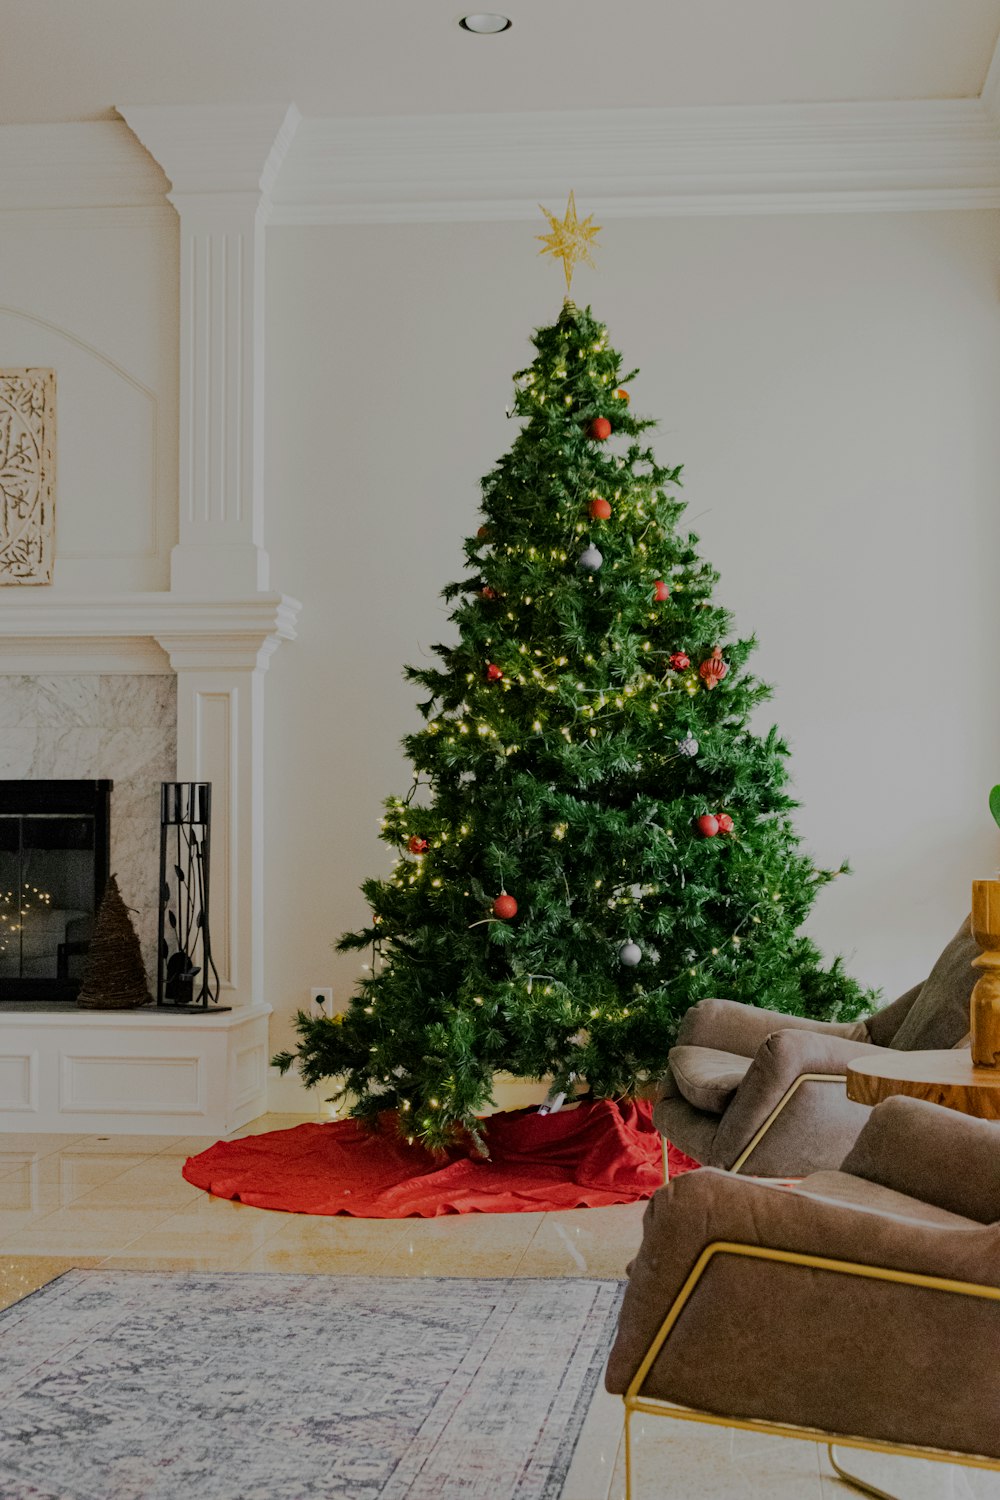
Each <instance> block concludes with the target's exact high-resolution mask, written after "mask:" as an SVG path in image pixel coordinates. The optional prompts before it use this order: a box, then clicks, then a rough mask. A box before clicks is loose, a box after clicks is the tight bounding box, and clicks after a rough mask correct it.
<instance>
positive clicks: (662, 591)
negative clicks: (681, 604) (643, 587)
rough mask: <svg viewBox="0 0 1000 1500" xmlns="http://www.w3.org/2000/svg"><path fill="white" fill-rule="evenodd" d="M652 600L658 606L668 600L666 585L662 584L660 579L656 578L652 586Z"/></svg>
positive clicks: (668, 591)
mask: <svg viewBox="0 0 1000 1500" xmlns="http://www.w3.org/2000/svg"><path fill="white" fill-rule="evenodd" d="M653 598H654V599H655V600H656V602H657V603H658V604H663V603H664V602H665V601H666V600H667V599H669V598H670V590H669V589H668V588H667V585H666V584H665V583H664V582H663V579H662V578H658V579H657V580H656V582H655V583H654V584H653Z"/></svg>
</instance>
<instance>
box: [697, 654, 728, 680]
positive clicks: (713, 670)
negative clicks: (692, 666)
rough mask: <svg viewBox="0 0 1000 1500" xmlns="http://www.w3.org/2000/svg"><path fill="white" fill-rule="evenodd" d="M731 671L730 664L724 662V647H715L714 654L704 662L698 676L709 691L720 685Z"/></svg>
mask: <svg viewBox="0 0 1000 1500" xmlns="http://www.w3.org/2000/svg"><path fill="white" fill-rule="evenodd" d="M728 671H729V664H728V662H724V661H723V660H722V647H721V646H715V647H714V648H713V650H712V654H711V656H709V657H706V659H705V660H704V661H703V662H702V664H701V666H700V667H699V668H698V676H699V677H700V678H701V680H702V682H703V683H704V684H705V686H706V687H707V688H709V689H711V688H714V687H715V686H716V685H717V684H718V683H720V682H721V681H722V679H723V677H725V675H726V673H727V672H728Z"/></svg>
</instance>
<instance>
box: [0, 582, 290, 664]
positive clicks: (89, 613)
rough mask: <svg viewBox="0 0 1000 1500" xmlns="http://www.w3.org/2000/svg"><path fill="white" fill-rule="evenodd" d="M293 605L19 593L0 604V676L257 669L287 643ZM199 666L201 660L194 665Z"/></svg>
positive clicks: (282, 598) (269, 598) (171, 596)
mask: <svg viewBox="0 0 1000 1500" xmlns="http://www.w3.org/2000/svg"><path fill="white" fill-rule="evenodd" d="M300 608H301V606H300V604H299V602H298V600H297V599H291V598H289V597H288V595H286V594H272V593H260V594H251V595H248V596H246V597H243V598H224V599H206V598H198V597H194V596H188V595H184V594H177V593H170V592H163V593H142V594H117V595H114V594H112V595H108V594H105V595H100V596H93V597H91V596H88V595H82V594H68V593H67V594H61V593H59V592H58V591H57V590H54V589H52V590H46V591H45V592H44V593H43V592H36V591H35V590H33V589H32V590H29V589H27V588H26V589H25V590H24V592H23V593H21V592H18V593H17V594H16V596H15V597H11V595H10V592H9V591H7V592H6V596H5V598H4V599H3V600H2V601H0V672H8V673H9V672H26V673H32V672H46V671H49V672H51V671H71V672H86V671H94V672H151V671H152V672H157V671H159V672H166V671H169V670H170V669H171V666H174V667H176V666H177V665H178V664H179V660H178V659H179V658H181V657H183V658H184V659H185V660H189V659H190V657H191V654H192V653H194V654H196V655H197V656H198V657H199V658H201V662H204V663H205V664H209V663H212V662H213V661H217V662H218V664H219V665H223V664H233V665H236V664H238V663H241V664H245V665H252V664H258V665H260V666H265V665H266V664H267V660H268V658H269V657H270V655H271V653H272V652H273V651H274V650H275V648H276V647H277V646H278V644H279V643H280V642H281V641H283V640H285V641H288V640H294V638H295V622H296V619H297V617H298V614H299V610H300ZM199 664H201V663H199Z"/></svg>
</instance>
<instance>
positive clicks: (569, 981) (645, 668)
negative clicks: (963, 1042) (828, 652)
mask: <svg viewBox="0 0 1000 1500" xmlns="http://www.w3.org/2000/svg"><path fill="white" fill-rule="evenodd" d="M550 218H551V216H550ZM551 222H552V227H553V234H552V235H551V236H547V237H545V238H546V241H547V244H548V245H549V248H550V249H552V250H553V252H554V253H555V254H558V255H561V256H563V257H564V260H565V263H566V266H567V271H568V273H569V272H571V269H572V263H573V260H574V259H579V258H586V248H587V242H588V240H589V238H590V236H591V235H592V233H593V231H592V230H591V229H590V227H589V220H588V221H585V222H584V223H583V224H581V223H580V221H578V220H576V217H575V209H574V208H573V205H572V202H571V205H570V212H569V213H568V214H567V218H566V220H565V221H562V222H560V221H556V220H554V219H552V220H551ZM568 284H569V274H567V286H568ZM533 342H534V345H535V348H536V350H537V355H536V357H535V359H534V361H533V363H532V364H531V365H530V366H529V367H528V368H527V369H525V370H522V371H520V372H519V374H518V375H517V376H515V381H516V394H515V398H514V408H513V414H515V415H516V416H518V417H520V418H522V419H523V426H522V427H521V430H520V432H519V434H518V436H517V437H516V439H515V440H514V443H513V445H512V447H511V448H510V451H509V452H508V453H507V454H506V455H505V456H504V457H503V458H502V459H501V460H500V462H499V463H498V465H497V467H496V468H495V469H494V470H493V471H492V472H491V473H490V474H488V475H487V476H486V478H485V480H484V481H483V484H482V493H483V501H482V510H483V524H482V525H481V526H480V527H479V530H478V532H477V533H476V535H475V536H473V537H472V538H470V539H469V540H468V541H467V542H466V544H465V556H466V558H467V561H468V564H469V569H470V571H469V576H467V577H466V578H464V579H463V580H462V581H461V582H459V583H455V584H452V585H450V586H449V587H448V588H446V589H445V591H444V597H445V598H446V599H447V600H449V601H450V602H451V603H452V606H453V608H452V612H451V615H450V618H451V620H452V622H453V624H454V626H455V628H456V636H457V639H456V640H455V641H454V642H453V643H449V644H444V645H438V646H435V647H434V648H433V649H434V651H435V653H436V654H437V656H438V657H439V659H440V663H441V665H440V667H437V668H431V669H425V668H412V667H411V668H407V669H406V675H407V677H408V678H409V679H410V680H411V681H412V682H414V683H416V684H418V685H419V686H420V687H421V688H422V689H423V690H424V692H425V694H426V696H425V698H424V701H423V702H422V703H421V704H420V711H421V713H422V715H423V718H424V720H425V723H424V725H423V727H422V728H421V729H420V730H419V731H418V732H417V733H414V734H412V735H410V736H409V737H408V738H407V739H406V740H405V741H404V746H405V749H406V752H407V755H408V756H409V758H410V760H411V762H412V764H413V767H414V772H413V784H412V786H411V788H410V792H409V794H408V795H407V796H406V797H405V798H396V797H393V798H390V799H389V800H388V802H387V803H386V814H385V818H384V821H383V825H382V837H383V839H384V840H385V842H386V843H387V844H389V845H390V846H391V847H392V848H393V849H394V850H395V851H396V859H395V864H394V867H393V868H392V870H391V872H390V873H389V875H388V876H387V877H386V878H384V879H371V880H368V881H366V882H365V884H364V885H363V887H362V889H363V891H364V894H365V896H366V898H367V900H368V902H369V904H370V906H371V911H372V916H371V920H370V922H369V924H368V925H367V926H366V927H365V928H364V929H363V930H361V931H360V932H353V933H349V934H347V935H346V936H345V937H343V938H342V939H341V941H340V943H339V945H338V946H339V948H340V949H341V950H351V949H359V950H360V949H371V953H372V959H371V966H370V970H369V972H368V973H367V975H366V977H365V978H364V979H363V980H362V981H361V984H360V987H359V992H358V994H357V995H356V996H355V998H354V999H353V1000H352V1001H351V1004H350V1006H349V1009H348V1010H347V1011H346V1012H345V1013H344V1014H342V1015H339V1016H337V1017H335V1018H334V1020H333V1022H331V1021H330V1020H327V1019H326V1018H318V1017H315V1016H309V1015H306V1014H301V1013H300V1015H299V1016H298V1018H297V1028H298V1031H299V1035H300V1043H299V1046H298V1049H297V1051H296V1053H294V1054H293V1053H284V1054H282V1055H280V1056H279V1057H278V1058H276V1059H275V1061H276V1062H277V1064H278V1066H279V1067H281V1068H282V1069H283V1070H284V1069H287V1068H288V1067H290V1066H291V1064H292V1063H293V1061H296V1060H297V1061H298V1063H299V1068H300V1071H301V1074H302V1077H303V1079H304V1081H305V1082H306V1083H307V1084H310V1085H311V1084H315V1083H317V1082H319V1081H320V1080H324V1079H328V1078H333V1079H336V1080H337V1082H338V1085H339V1087H340V1090H341V1092H343V1093H346V1094H348V1095H349V1096H351V1098H352V1100H353V1104H352V1112H353V1113H354V1114H356V1115H359V1116H362V1117H365V1118H368V1119H371V1120H374V1119H376V1118H377V1117H378V1116H380V1115H381V1114H382V1113H383V1112H384V1111H396V1112H397V1115H396V1119H397V1122H398V1128H399V1129H400V1131H401V1132H402V1133H403V1134H405V1135H407V1136H408V1137H412V1138H414V1139H417V1140H420V1141H422V1142H423V1143H424V1144H425V1145H427V1146H429V1147H431V1148H438V1147H441V1146H443V1145H446V1144H447V1143H448V1142H449V1141H452V1140H454V1139H455V1138H456V1135H458V1134H461V1133H462V1132H463V1131H468V1132H469V1133H471V1135H472V1136H473V1138H474V1139H478V1136H477V1124H476V1114H477V1111H481V1110H482V1108H483V1107H484V1106H485V1105H487V1104H488V1103H489V1101H490V1098H491V1090H492V1081H493V1075H494V1072H495V1071H497V1070H508V1071H510V1072H513V1073H515V1074H521V1075H528V1076H531V1077H536V1078H537V1077H543V1076H548V1075H552V1076H553V1078H554V1080H555V1083H554V1088H555V1089H557V1090H561V1089H565V1088H568V1087H569V1085H570V1082H571V1080H572V1079H573V1078H574V1077H575V1078H577V1079H585V1080H586V1082H587V1084H588V1085H589V1087H590V1089H591V1091H592V1092H593V1093H594V1094H595V1095H600V1096H613V1095H619V1094H623V1093H628V1092H631V1091H634V1090H635V1089H636V1087H637V1085H638V1084H640V1083H641V1082H642V1081H643V1080H645V1079H648V1078H650V1077H653V1078H655V1077H657V1076H659V1074H660V1073H661V1072H662V1070H663V1066H664V1063H665V1060H666V1054H667V1049H668V1048H669V1046H670V1045H671V1043H672V1040H673V1038H674V1035H675V1033H676V1029H677V1023H678V1021H679V1020H680V1018H681V1017H682V1016H683V1014H684V1012H685V1011H686V1010H687V1009H688V1007H689V1006H691V1005H692V1004H694V1002H695V1001H697V1000H700V999H702V998H703V997H705V996H709V995H721V996H726V997H729V998H731V999H734V1000H741V1001H744V1002H746V1003H749V1004H756V1005H766V1006H769V1007H772V1008H774V1009H778V1010H781V1011H784V1012H786V1013H789V1014H800V1015H809V1016H814V1017H821V1018H840V1019H844V1018H850V1017H853V1016H856V1015H858V1014H859V1013H861V1012H862V1011H863V1010H865V1009H866V1008H867V1007H868V1004H869V1002H870V1000H871V996H869V995H866V994H865V993H864V992H862V990H861V989H860V988H859V986H858V985H857V984H856V983H855V982H854V981H853V980H851V979H850V978H849V977H848V976H847V975H846V974H844V973H843V971H842V969H841V966H840V962H839V960H838V961H836V962H834V963H833V964H832V965H831V966H824V964H823V962H822V960H821V957H820V954H819V953H818V951H817V949H816V947H815V946H814V945H813V943H812V942H811V941H809V940H808V939H807V938H805V937H803V936H802V935H801V934H800V932H799V929H800V927H801V925H802V923H803V921H804V920H805V918H806V916H807V915H808V913H809V910H810V908H811V906H812V904H813V901H814V899H815V896H816V893H817V891H818V890H819V888H820V887H821V886H823V885H825V884H826V883H827V882H828V881H830V880H832V879H834V878H835V877H836V876H837V875H838V874H840V873H842V872H843V871H844V870H845V869H846V866H843V865H842V866H840V868H839V869H834V870H822V869H819V868H817V867H816V866H815V865H814V864H813V863H812V861H811V860H810V859H809V858H808V857H807V856H806V855H805V854H803V853H802V852H801V850H800V847H799V840H798V837H797V835H796V833H795V831H794V828H793V824H792V821H791V818H790V812H791V809H792V808H793V807H794V806H795V804H794V802H793V801H792V800H791V798H790V797H789V795H788V791H787V781H788V775H787V770H786V757H787V753H788V752H787V747H786V746H785V744H784V743H783V741H782V740H781V738H780V736H779V734H778V731H777V730H776V729H771V730H770V731H769V732H768V733H766V734H764V735H759V734H756V733H754V731H753V729H752V728H751V727H750V720H751V715H752V714H753V712H754V710H755V709H756V708H757V707H758V705H759V704H761V703H762V702H763V700H764V699H765V698H767V696H768V695H769V689H768V688H767V687H766V686H765V685H763V684H762V683H761V682H759V681H758V680H757V679H756V678H755V677H753V676H752V675H751V674H750V673H749V672H748V671H747V670H746V663H747V659H748V657H749V656H750V653H751V651H752V649H753V647H754V644H755V642H754V640H753V638H752V637H750V638H735V637H734V635H733V629H732V620H731V617H730V616H729V615H728V614H727V612H726V611H725V610H724V609H723V608H721V607H720V606H719V605H718V604H717V603H715V602H714V600H713V597H712V590H713V587H714V585H715V583H716V581H717V577H718V575H717V574H716V573H714V572H713V570H712V569H711V567H710V566H709V565H708V564H707V563H706V562H705V561H704V560H703V559H702V558H701V557H700V556H699V555H698V552H697V550H696V549H697V540H698V539H697V537H695V536H694V535H692V534H690V533H685V532H683V531H682V530H681V529H680V527H679V523H680V520H681V516H682V513H683V510H684V506H683V504H682V503H681V502H680V500H679V499H678V498H677V493H676V492H677V489H678V487H679V485H680V476H681V470H680V467H673V466H666V467H665V466H663V465H662V464H660V463H658V462H657V460H656V458H655V457H654V454H653V451H652V449H651V448H649V447H648V446H646V445H645V443H644V441H643V434H644V433H645V432H646V431H647V429H649V428H650V427H651V426H653V425H654V423H653V422H651V421H649V420H647V419H645V418H642V417H639V416H636V415H635V414H633V412H632V408H631V404H630V396H629V392H628V390H627V388H626V387H627V385H628V383H629V382H630V381H632V380H633V379H634V378H635V375H636V374H637V372H636V371H632V372H631V373H629V374H628V375H625V376H623V374H622V360H621V356H620V355H619V354H618V353H617V352H616V351H615V350H614V349H613V348H612V347H611V346H610V344H609V342H608V335H607V331H606V329H605V328H604V326H603V325H602V324H601V323H599V322H597V321H596V320H595V318H594V317H593V316H592V315H591V313H590V311H589V309H588V310H586V311H581V310H580V309H579V308H577V307H576V306H575V305H574V304H573V303H572V302H571V301H569V300H568V299H567V301H566V302H565V304H564V306H563V308H562V311H561V313H560V316H559V318H558V321H557V322H556V323H555V324H553V325H552V326H551V327H547V328H543V329H541V330H539V331H538V332H537V333H536V334H535V336H534V340H533Z"/></svg>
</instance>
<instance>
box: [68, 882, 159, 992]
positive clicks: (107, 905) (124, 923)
mask: <svg viewBox="0 0 1000 1500" xmlns="http://www.w3.org/2000/svg"><path fill="white" fill-rule="evenodd" d="M152 1003H153V997H152V995H151V994H150V993H149V984H148V982H147V980H146V967H145V964H144V963H143V961H142V950H141V949H140V947H139V939H138V937H137V936H136V931H135V928H134V927H133V926H132V918H131V917H130V916H129V913H128V907H127V906H126V905H125V902H124V901H123V900H122V894H121V891H120V890H119V889H118V879H117V877H116V876H114V875H112V876H111V877H110V879H109V880H108V883H107V886H106V887H105V890H104V896H103V899H102V901H101V905H100V910H99V911H98V913H97V923H96V925H95V928H94V936H93V937H92V938H91V941H90V947H89V949H88V952H87V961H86V964H85V965H84V970H83V982H82V984H81V986H80V994H79V996H78V997H77V1004H78V1005H83V1006H87V1007H88V1008H89V1009H91V1010H134V1009H135V1007H136V1006H137V1005H151V1004H152Z"/></svg>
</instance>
